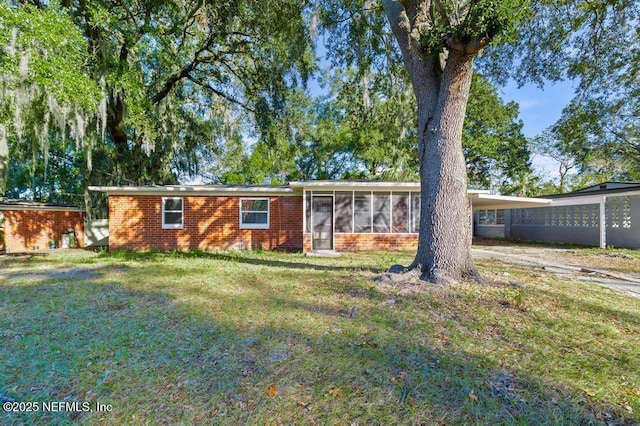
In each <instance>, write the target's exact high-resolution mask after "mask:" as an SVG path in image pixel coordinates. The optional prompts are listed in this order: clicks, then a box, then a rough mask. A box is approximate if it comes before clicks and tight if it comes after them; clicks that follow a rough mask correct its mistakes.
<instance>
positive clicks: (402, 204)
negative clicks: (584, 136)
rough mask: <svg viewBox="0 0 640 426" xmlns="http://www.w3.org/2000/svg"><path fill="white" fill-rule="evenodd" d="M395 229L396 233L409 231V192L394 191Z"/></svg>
mask: <svg viewBox="0 0 640 426" xmlns="http://www.w3.org/2000/svg"><path fill="white" fill-rule="evenodd" d="M392 198H393V213H392V215H393V231H392V232H396V233H404V232H409V193H408V192H394V193H393V197H392Z"/></svg>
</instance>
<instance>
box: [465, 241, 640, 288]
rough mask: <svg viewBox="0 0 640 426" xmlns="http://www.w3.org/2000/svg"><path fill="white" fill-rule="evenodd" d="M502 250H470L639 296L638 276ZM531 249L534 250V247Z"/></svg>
mask: <svg viewBox="0 0 640 426" xmlns="http://www.w3.org/2000/svg"><path fill="white" fill-rule="evenodd" d="M503 250H504V247H501V248H500V249H491V248H485V247H482V248H480V247H473V248H472V249H471V252H472V254H473V257H475V258H493V259H499V260H502V261H504V262H509V263H513V264H515V265H519V266H524V267H528V268H535V269H543V270H545V271H548V272H553V273H555V274H558V275H563V276H566V277H569V278H573V279H576V280H580V281H588V282H593V283H596V284H600V285H605V286H607V287H611V288H614V289H618V290H622V291H624V292H626V293H627V294H629V295H631V296H634V297H640V278H638V277H634V276H631V275H627V274H620V273H612V272H609V271H605V270H602V269H597V268H591V267H582V266H576V265H569V264H567V263H564V262H561V261H558V260H556V259H545V258H540V257H536V256H533V255H532V256H529V255H524V254H514V253H508V252H505V251H503ZM532 251H533V252H535V249H532ZM547 256H548V254H547Z"/></svg>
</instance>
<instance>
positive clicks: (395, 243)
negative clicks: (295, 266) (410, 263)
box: [304, 234, 418, 252]
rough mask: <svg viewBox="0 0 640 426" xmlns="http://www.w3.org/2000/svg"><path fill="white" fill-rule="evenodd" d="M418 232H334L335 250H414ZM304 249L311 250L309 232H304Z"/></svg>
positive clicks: (416, 244) (416, 245)
mask: <svg viewBox="0 0 640 426" xmlns="http://www.w3.org/2000/svg"><path fill="white" fill-rule="evenodd" d="M417 247H418V234H335V251H359V250H415V249H416V248H417ZM304 251H305V252H308V251H311V234H304Z"/></svg>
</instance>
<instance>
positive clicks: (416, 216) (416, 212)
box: [411, 192, 420, 233]
mask: <svg viewBox="0 0 640 426" xmlns="http://www.w3.org/2000/svg"><path fill="white" fill-rule="evenodd" d="M411 222H412V223H411V225H412V226H411V232H416V233H417V232H419V231H420V193H419V192H412V193H411Z"/></svg>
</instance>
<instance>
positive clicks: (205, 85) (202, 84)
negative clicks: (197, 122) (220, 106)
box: [187, 75, 256, 113]
mask: <svg viewBox="0 0 640 426" xmlns="http://www.w3.org/2000/svg"><path fill="white" fill-rule="evenodd" d="M187 79H188V80H190V81H192V82H194V83H195V84H197V85H198V86H200V87H202V88H204V89H207V90H210V91H211V92H213V93H215V94H216V95H218V96H220V97H221V98H224V99H226V100H228V101H229V102H231V103H234V104H236V105H238V106H240V107H242V108H243V109H245V110H247V111H249V112H252V113H255V112H256V110H255V109H253V108H251V107H250V106H249V105H247V104H245V103H244V102H242V101H239V100H237V99H236V98H234V97H233V96H230V95H228V94H226V93H224V92H223V91H221V90H218V89H216V88H215V87H213V86H211V85H210V84H208V83H206V82H204V81H202V80H200V79H197V78H195V77H193V76H191V75H188V76H187Z"/></svg>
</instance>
